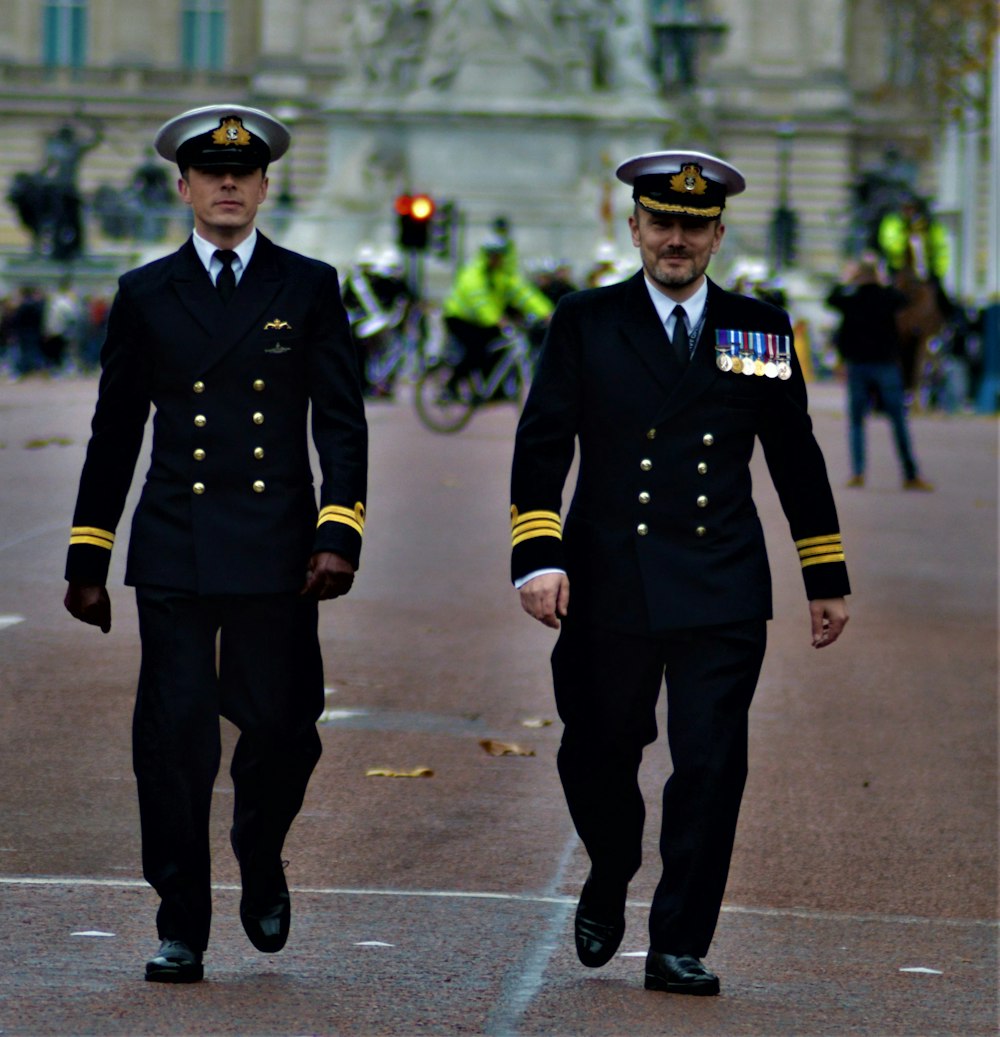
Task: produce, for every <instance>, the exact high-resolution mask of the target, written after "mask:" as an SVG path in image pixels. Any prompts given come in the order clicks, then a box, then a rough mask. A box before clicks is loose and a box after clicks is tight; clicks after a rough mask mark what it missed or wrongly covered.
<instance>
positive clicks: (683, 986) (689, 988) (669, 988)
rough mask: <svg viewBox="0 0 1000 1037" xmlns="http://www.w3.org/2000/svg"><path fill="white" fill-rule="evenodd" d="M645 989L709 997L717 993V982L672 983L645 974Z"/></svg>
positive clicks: (700, 980)
mask: <svg viewBox="0 0 1000 1037" xmlns="http://www.w3.org/2000/svg"><path fill="white" fill-rule="evenodd" d="M646 989H647V990H662V991H664V993H667V994H693V995H694V996H695V997H711V996H713V995H714V994H718V992H719V981H718V980H717V979H715V980H702V979H699V980H695V981H694V982H693V983H672V982H671V981H670V980H668V979H663V978H661V977H660V976H654V975H652V974H650V973H649V972H647V973H646Z"/></svg>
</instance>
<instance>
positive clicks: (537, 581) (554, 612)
mask: <svg viewBox="0 0 1000 1037" xmlns="http://www.w3.org/2000/svg"><path fill="white" fill-rule="evenodd" d="M521 608H523V609H524V611H525V612H527V613H528V615H529V616H534V617H535V619H537V620H538V621H539V622H540V623H544V624H545V625H546V626H547V627H552V628H553V629H554V630H558V629H559V620H560V619H562V618H563V617H565V615H566V613H567V612H568V611H569V577H568V576H567V575H566V574H565V573H542V574H541V576H536V577H535V578H534V579H533V580H528V582H527V583H526V584H525V585H524V586H523V587H522V588H521Z"/></svg>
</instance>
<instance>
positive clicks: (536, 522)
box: [510, 505, 562, 547]
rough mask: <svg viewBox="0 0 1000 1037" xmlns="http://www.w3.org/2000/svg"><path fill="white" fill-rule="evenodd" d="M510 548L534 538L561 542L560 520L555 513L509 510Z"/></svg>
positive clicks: (512, 507)
mask: <svg viewBox="0 0 1000 1037" xmlns="http://www.w3.org/2000/svg"><path fill="white" fill-rule="evenodd" d="M510 531H511V547H517V545H518V544H522V543H524V541H525V540H534V539H535V538H536V537H553V538H555V539H556V540H562V519H561V518H560V517H559V513H558V512H555V511H526V512H525V513H524V514H523V515H521V514H519V513H518V510H517V507H516V506H515V505H511V508H510Z"/></svg>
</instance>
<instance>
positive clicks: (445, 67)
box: [421, 0, 565, 90]
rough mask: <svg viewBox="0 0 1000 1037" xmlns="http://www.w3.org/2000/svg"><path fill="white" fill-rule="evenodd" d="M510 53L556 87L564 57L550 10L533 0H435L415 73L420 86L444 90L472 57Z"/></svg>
mask: <svg viewBox="0 0 1000 1037" xmlns="http://www.w3.org/2000/svg"><path fill="white" fill-rule="evenodd" d="M511 55H515V56H516V57H518V58H520V59H522V60H523V61H527V62H528V63H529V64H531V65H532V66H533V67H534V68H535V69H536V70H537V71H538V72H540V73H541V75H542V76H543V77H544V79H545V80H547V81H548V83H549V85H551V86H558V85H560V79H561V76H560V72H561V65H562V63H563V61H564V60H565V56H564V54H563V47H562V44H561V40H560V39H559V36H558V34H557V32H556V30H555V26H554V24H553V17H552V12H551V11H549V10H547V9H546V6H545V5H542V4H539V3H537V2H533V0H480V2H477V3H471V2H470V0H435V2H434V18H433V26H432V28H431V33H430V37H429V39H428V43H427V51H426V55H425V59H424V65H423V69H422V73H421V81H422V83H423V84H424V85H427V86H431V87H434V88H436V89H439V90H446V89H448V88H450V87H451V86H453V85H454V83H455V80H456V77H457V76H458V74H459V71H460V70H461V69H462V67H463V65H465V64H467V63H468V62H469V61H470V59H473V60H474V59H475V58H480V59H483V58H500V57H503V56H507V57H508V58H509V56H511Z"/></svg>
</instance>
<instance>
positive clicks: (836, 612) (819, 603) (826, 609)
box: [809, 598, 850, 648]
mask: <svg viewBox="0 0 1000 1037" xmlns="http://www.w3.org/2000/svg"><path fill="white" fill-rule="evenodd" d="M809 616H810V618H811V620H812V643H813V648H826V646H827V645H832V644H833V642H834V641H836V640H837V638H838V637H840V635H841V633H842V632H843V629H844V627H845V625H846V624H847V620H848V619H849V618H850V617H849V616H848V615H847V602H846V601H844V599H843V598H816V599H815V600H814V601H810V602H809Z"/></svg>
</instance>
